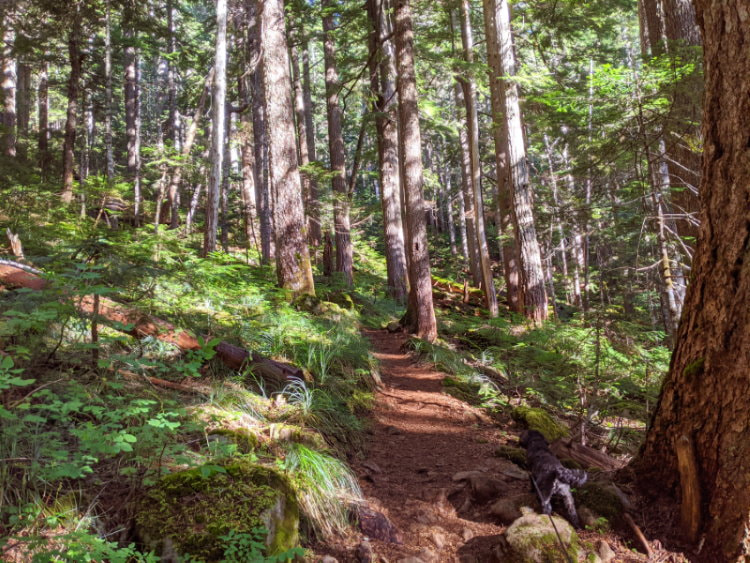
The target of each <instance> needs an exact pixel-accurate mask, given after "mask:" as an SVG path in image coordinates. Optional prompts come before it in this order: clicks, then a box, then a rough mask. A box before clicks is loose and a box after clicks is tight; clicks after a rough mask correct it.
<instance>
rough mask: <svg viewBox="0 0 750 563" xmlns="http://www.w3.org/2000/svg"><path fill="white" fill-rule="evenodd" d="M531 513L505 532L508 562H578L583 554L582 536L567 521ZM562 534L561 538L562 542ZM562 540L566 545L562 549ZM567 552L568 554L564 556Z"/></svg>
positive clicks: (557, 517)
mask: <svg viewBox="0 0 750 563" xmlns="http://www.w3.org/2000/svg"><path fill="white" fill-rule="evenodd" d="M552 518H553V519H554V522H555V527H556V528H557V532H555V527H553V526H552V522H551V521H550V517H549V516H548V515H546V514H535V513H534V512H531V511H527V512H526V513H525V514H524V515H523V516H521V518H519V519H518V520H516V521H515V522H513V524H512V525H511V526H510V527H509V528H508V529H507V531H506V532H505V540H506V542H507V546H506V551H507V554H506V555H507V558H508V560H510V561H514V562H517V563H556V562H558V561H559V562H561V563H564V562H565V561H567V560H570V561H578V558H579V555H580V554H581V550H580V548H579V545H578V544H579V542H578V535H577V534H576V532H575V530H574V529H573V527H572V526H571V525H570V524H569V523H568V521H567V520H565V519H563V518H560V517H559V516H552ZM558 534H559V538H558ZM560 540H562V545H560ZM563 548H564V549H565V552H566V553H567V557H566V553H563V552H562V549H563Z"/></svg>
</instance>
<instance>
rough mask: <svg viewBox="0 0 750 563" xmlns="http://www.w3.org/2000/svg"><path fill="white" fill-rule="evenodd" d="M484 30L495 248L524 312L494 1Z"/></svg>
mask: <svg viewBox="0 0 750 563" xmlns="http://www.w3.org/2000/svg"><path fill="white" fill-rule="evenodd" d="M483 8H484V33H485V37H486V39H487V63H488V67H487V68H488V71H489V83H490V107H491V110H492V137H493V140H494V144H495V176H496V178H497V194H496V199H495V217H496V221H495V223H496V225H497V229H498V239H499V240H498V247H499V249H500V254H501V256H502V260H503V274H504V276H505V288H506V294H507V295H506V299H507V302H508V307H509V308H510V310H511V311H516V312H517V313H521V312H523V295H522V291H521V288H520V280H521V272H520V271H519V256H518V245H517V240H518V238H517V237H516V235H515V233H514V224H513V198H512V193H511V191H512V190H511V186H510V184H509V182H510V178H509V170H508V155H507V154H506V148H507V140H506V137H507V124H506V121H505V119H504V114H505V104H504V103H503V88H504V85H503V82H502V80H501V77H502V75H503V71H502V65H501V64H500V45H499V43H498V41H499V37H498V34H497V23H496V21H495V14H496V11H497V5H496V0H483Z"/></svg>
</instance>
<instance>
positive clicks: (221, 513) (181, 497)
mask: <svg viewBox="0 0 750 563" xmlns="http://www.w3.org/2000/svg"><path fill="white" fill-rule="evenodd" d="M224 471H225V472H215V473H213V474H211V475H210V476H208V477H204V476H203V475H202V473H201V468H197V469H190V470H188V471H180V472H177V473H172V474H170V475H167V476H166V477H164V478H162V479H161V480H160V482H159V483H158V484H157V485H156V486H154V487H153V488H151V489H150V490H149V491H148V492H147V493H146V494H145V495H144V497H143V498H142V499H141V500H140V501H139V502H138V504H137V507H136V517H135V521H136V531H137V533H138V537H139V538H140V539H141V541H142V542H143V543H144V544H145V545H146V547H147V548H148V549H151V550H154V551H156V552H157V553H160V554H162V555H163V556H167V557H168V558H170V557H180V556H184V555H187V554H190V555H191V556H193V557H196V558H198V559H203V560H205V561H218V560H220V559H221V558H222V556H223V554H224V546H223V543H222V540H220V539H219V538H220V536H223V535H225V534H227V533H228V532H229V531H230V530H235V531H236V532H239V533H248V534H249V533H251V532H252V531H253V530H254V529H256V528H259V527H263V528H266V529H267V530H268V537H267V539H266V543H267V545H268V553H269V554H276V553H280V552H283V551H285V550H287V549H290V548H292V547H295V546H296V545H297V543H298V539H299V532H298V527H299V508H298V505H297V501H296V499H295V497H294V493H293V492H292V489H291V487H290V485H289V483H288V482H287V480H286V478H285V477H284V476H282V475H281V474H279V473H278V472H276V471H274V470H273V469H270V468H268V467H263V466H260V465H255V464H253V463H250V462H248V461H246V460H233V462H232V463H230V464H227V465H225V466H224Z"/></svg>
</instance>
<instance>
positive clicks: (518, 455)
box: [495, 445, 527, 469]
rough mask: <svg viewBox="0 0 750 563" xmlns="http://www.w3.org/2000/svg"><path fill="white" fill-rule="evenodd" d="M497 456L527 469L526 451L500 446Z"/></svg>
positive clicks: (496, 449) (497, 449) (496, 450)
mask: <svg viewBox="0 0 750 563" xmlns="http://www.w3.org/2000/svg"><path fill="white" fill-rule="evenodd" d="M495 455H496V456H497V457H502V458H505V459H507V460H510V461H512V462H513V463H515V464H516V465H518V466H519V467H522V468H524V469H526V463H527V462H526V451H525V450H523V449H521V448H514V447H513V446H504V445H503V446H498V447H497V448H495Z"/></svg>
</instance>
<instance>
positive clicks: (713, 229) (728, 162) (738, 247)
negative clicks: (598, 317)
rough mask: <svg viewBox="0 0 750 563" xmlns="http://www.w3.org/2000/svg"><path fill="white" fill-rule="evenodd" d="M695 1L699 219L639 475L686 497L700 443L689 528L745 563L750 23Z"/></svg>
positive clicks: (712, 549)
mask: <svg viewBox="0 0 750 563" xmlns="http://www.w3.org/2000/svg"><path fill="white" fill-rule="evenodd" d="M695 5H696V9H697V15H698V21H699V22H701V26H702V30H703V39H704V45H705V51H704V61H705V66H704V68H705V72H706V90H705V92H706V94H705V99H704V103H705V105H704V114H703V135H704V140H705V141H704V142H705V145H704V147H705V148H704V160H703V179H702V183H701V187H700V193H701V205H702V209H701V214H702V221H701V227H700V233H699V237H698V244H697V249H696V253H695V256H694V259H693V269H692V281H691V284H690V286H689V287H688V291H687V297H686V301H685V308H684V310H683V316H682V320H681V322H680V327H679V330H678V333H677V343H676V347H675V351H674V354H673V356H672V362H671V366H670V370H669V374H668V375H667V378H666V380H665V382H664V386H663V388H662V392H661V396H660V399H659V403H658V405H657V409H656V412H655V414H654V417H653V420H652V423H651V426H650V429H649V432H648V434H647V437H646V442H645V444H644V448H643V450H642V452H641V455H640V458H639V459H638V460H637V462H636V469H637V473H638V475H639V477H640V478H641V479H642V480H643V483H644V485H647V486H649V487H653V488H655V489H656V490H659V491H661V492H669V493H673V494H676V492H677V489H678V487H680V488H681V489H682V490H683V491H685V490H687V487H686V482H685V481H686V478H687V475H686V474H685V472H683V473H681V472H680V470H679V464H678V448H680V447H681V444H682V445H684V444H687V445H688V446H692V449H693V450H694V456H692V457H693V461H694V463H695V465H696V469H697V471H696V473H697V475H696V476H695V477H696V478H697V480H698V487H697V490H698V495H699V498H695V496H687V495H686V496H685V497H684V498H683V503H687V502H688V500H691V501H692V502H695V503H696V505H697V507H698V510H699V516H700V519H698V521H695V520H694V519H688V521H687V522H685V520H683V523H682V525H681V527H682V529H686V525H693V526H694V527H693V528H692V529H693V531H694V532H695V533H694V534H693V538H691V539H693V540H695V539H697V536H698V535H701V536H702V537H703V538H705V542H704V543H703V545H702V553H705V554H706V558H707V560H708V559H709V558H710V559H711V560H712V561H722V562H723V561H727V562H728V561H740V560H743V561H744V560H747V559H748V557H750V532H749V530H750V518H749V517H748V514H750V473H748V471H747V459H748V458H749V457H750V441H748V440H747V428H748V427H750V411H749V410H748V409H747V405H746V400H745V397H746V396H747V394H748V393H749V392H750V379H749V378H748V367H747V366H748V364H750V308H748V307H747V306H746V305H747V303H748V302H750V267H748V266H749V265H750V262H749V261H748V259H747V256H748V241H750V223H748V221H747V210H748V209H750V190H748V186H750V168H748V166H747V154H748V147H747V131H750V95H748V93H749V89H750V65H748V62H747V54H746V50H745V48H744V47H743V46H747V45H748V44H750V27H749V26H748V25H747V17H748V16H747V9H746V8H747V6H746V4H745V2H742V1H740V0H728V1H725V2H709V1H708V0H696V2H695ZM727 30H732V33H727ZM727 69H731V72H729V71H728V70H727ZM687 449H688V450H689V449H690V448H687ZM682 451H685V448H682ZM681 477H682V482H680V481H681V479H680V478H681ZM691 527H692V526H691ZM688 529H689V528H688Z"/></svg>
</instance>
